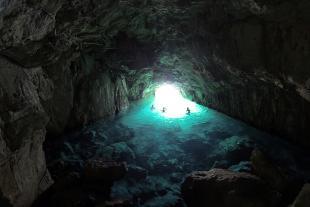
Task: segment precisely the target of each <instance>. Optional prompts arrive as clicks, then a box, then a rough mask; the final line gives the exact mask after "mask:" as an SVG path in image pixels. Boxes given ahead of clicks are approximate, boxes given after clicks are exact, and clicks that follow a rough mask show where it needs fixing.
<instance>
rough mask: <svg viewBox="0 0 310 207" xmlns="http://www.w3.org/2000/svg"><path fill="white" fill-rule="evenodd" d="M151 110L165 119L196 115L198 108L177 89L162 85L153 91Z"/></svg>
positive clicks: (170, 85)
mask: <svg viewBox="0 0 310 207" xmlns="http://www.w3.org/2000/svg"><path fill="white" fill-rule="evenodd" d="M152 110H153V111H155V112H157V113H158V114H159V115H161V116H163V117H166V118H182V117H184V116H188V115H191V114H192V113H198V112H199V107H198V105H197V104H196V103H195V102H192V101H190V100H188V99H186V98H185V97H184V96H183V95H182V93H181V90H180V88H179V87H177V86H176V85H174V84H169V83H164V84H162V85H160V86H158V87H157V88H156V90H155V97H154V102H153V105H152Z"/></svg>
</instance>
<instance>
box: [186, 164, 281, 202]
mask: <svg viewBox="0 0 310 207" xmlns="http://www.w3.org/2000/svg"><path fill="white" fill-rule="evenodd" d="M182 196H183V198H184V200H185V202H186V204H187V205H188V206H189V207H191V206H195V207H199V206H201V207H202V206H210V207H216V206H223V207H226V206H240V207H243V206H244V207H249V206H253V207H254V206H255V207H263V206H265V207H269V206H270V207H272V206H278V203H277V202H278V200H279V198H278V195H277V193H276V192H273V191H272V190H270V188H269V186H268V185H266V184H265V183H264V181H263V180H261V179H260V178H259V177H256V176H254V175H252V174H248V173H237V172H232V171H229V170H223V169H212V170H210V171H197V172H193V173H192V174H190V175H189V176H188V177H187V178H186V179H185V181H184V183H183V184H182Z"/></svg>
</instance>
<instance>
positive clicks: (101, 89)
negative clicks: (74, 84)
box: [74, 73, 129, 124]
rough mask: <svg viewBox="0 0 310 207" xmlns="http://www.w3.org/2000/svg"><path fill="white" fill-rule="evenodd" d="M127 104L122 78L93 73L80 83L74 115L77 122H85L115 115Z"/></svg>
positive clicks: (125, 89)
mask: <svg viewBox="0 0 310 207" xmlns="http://www.w3.org/2000/svg"><path fill="white" fill-rule="evenodd" d="M128 105H129V102H128V99H127V88H126V82H124V79H122V78H117V79H116V81H113V80H112V78H111V74H109V73H99V74H94V75H91V76H88V77H87V78H85V80H84V81H83V82H82V83H81V87H80V90H79V94H78V98H77V101H76V103H75V108H74V116H75V119H76V120H77V123H81V124H85V123H87V122H88V121H90V120H96V119H99V118H103V117H108V116H111V115H115V113H117V112H119V111H122V110H124V109H125V108H127V107H128Z"/></svg>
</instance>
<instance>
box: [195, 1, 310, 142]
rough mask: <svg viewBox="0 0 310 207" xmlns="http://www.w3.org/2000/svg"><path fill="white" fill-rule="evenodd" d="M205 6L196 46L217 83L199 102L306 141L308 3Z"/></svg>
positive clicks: (209, 77)
mask: <svg viewBox="0 0 310 207" xmlns="http://www.w3.org/2000/svg"><path fill="white" fill-rule="evenodd" d="M205 8H206V9H205V12H203V13H201V14H200V15H199V17H200V18H199V20H198V22H200V23H198V24H197V25H198V26H197V27H196V28H197V30H198V31H203V32H199V33H202V34H204V35H203V36H201V35H199V34H198V36H200V38H201V40H200V42H201V44H200V45H199V47H197V48H198V49H196V50H198V51H199V52H198V53H199V54H204V56H205V57H206V58H207V61H206V64H205V69H202V70H207V72H208V74H207V75H204V77H205V78H206V82H209V83H210V85H212V84H215V85H219V86H220V87H217V89H214V87H212V90H208V89H206V90H205V92H206V93H205V98H203V100H202V99H200V100H201V102H202V103H204V104H207V105H209V106H210V107H212V108H215V109H218V110H220V111H222V112H224V113H226V114H229V115H231V116H234V117H237V118H239V119H242V120H244V121H246V122H248V123H251V124H252V125H254V126H256V127H258V128H261V129H264V130H266V131H269V132H271V133H274V134H276V135H280V136H281V137H284V138H287V139H289V140H290V141H294V142H296V143H299V144H302V145H304V146H310V140H309V139H308V138H309V131H308V130H307V125H308V123H309V121H310V104H309V77H310V71H309V67H310V62H309V54H310V53H309V52H310V50H309V49H310V40H309V37H310V30H309V21H310V18H309V13H308V9H309V8H310V4H309V2H308V1H216V3H215V2H213V1H207V2H206V3H205ZM307 8H308V9H307ZM200 57H201V55H200ZM202 57H203V56H202Z"/></svg>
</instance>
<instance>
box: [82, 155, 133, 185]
mask: <svg viewBox="0 0 310 207" xmlns="http://www.w3.org/2000/svg"><path fill="white" fill-rule="evenodd" d="M126 172H127V165H126V163H124V162H113V161H110V162H109V161H101V160H89V161H88V162H87V163H86V164H85V173H84V175H85V179H86V180H87V181H93V182H97V183H98V184H99V183H100V182H113V181H116V180H119V179H121V178H123V177H124V176H125V174H126Z"/></svg>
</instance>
